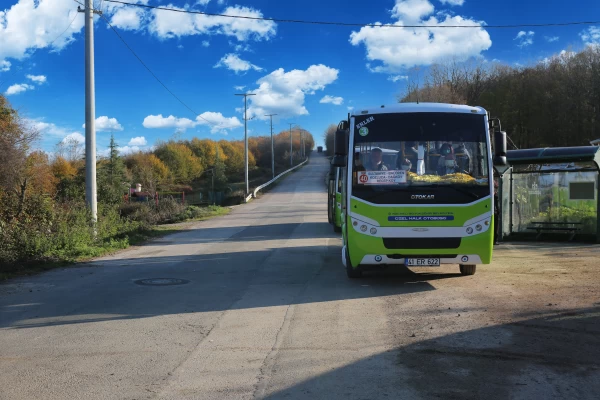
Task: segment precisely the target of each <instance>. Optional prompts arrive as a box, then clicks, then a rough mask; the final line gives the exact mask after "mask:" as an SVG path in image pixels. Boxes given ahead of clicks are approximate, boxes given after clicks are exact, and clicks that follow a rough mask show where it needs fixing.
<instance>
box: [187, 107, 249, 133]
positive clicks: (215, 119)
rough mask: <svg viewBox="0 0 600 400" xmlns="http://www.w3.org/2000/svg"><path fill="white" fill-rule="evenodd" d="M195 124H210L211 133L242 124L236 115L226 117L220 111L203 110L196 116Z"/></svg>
mask: <svg viewBox="0 0 600 400" xmlns="http://www.w3.org/2000/svg"><path fill="white" fill-rule="evenodd" d="M196 123H197V125H207V126H210V131H211V133H216V132H222V131H226V130H230V129H235V128H239V127H241V126H242V123H241V122H240V120H239V119H237V117H230V118H226V117H224V116H223V114H221V113H216V112H204V113H202V114H200V115H199V116H198V117H196Z"/></svg>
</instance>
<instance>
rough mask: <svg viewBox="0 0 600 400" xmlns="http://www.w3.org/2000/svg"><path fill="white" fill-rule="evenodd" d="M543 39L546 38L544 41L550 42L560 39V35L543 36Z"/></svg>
mask: <svg viewBox="0 0 600 400" xmlns="http://www.w3.org/2000/svg"><path fill="white" fill-rule="evenodd" d="M544 39H546V41H547V42H548V43H552V42H556V41H557V40H558V39H560V37H558V36H544Z"/></svg>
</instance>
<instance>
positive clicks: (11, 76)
mask: <svg viewBox="0 0 600 400" xmlns="http://www.w3.org/2000/svg"><path fill="white" fill-rule="evenodd" d="M77 15H79V13H77V12H76V13H75V16H74V17H73V19H72V20H71V22H69V26H67V28H66V29H65V30H64V31H62V33H61V34H60V35H58V36H57V37H55V38H54V39H53V40H52V41H51V42H49V43H48V44H47V45H46V46H44V47H50V46H51V45H52V44H53V43H54V42H56V41H57V40H58V39H60V38H61V37H62V36H63V35H64V34H65V33H67V31H68V30H69V29H70V28H71V25H73V22H75V18H77ZM37 50H39V47H36V48H35V49H34V50H33V52H32V53H31V54H29V57H31V56H32V55H33V54H34V53H35V52H36V51H37ZM23 64H24V63H22V64H21V67H22V66H23ZM19 70H20V69H19ZM17 71H18V70H17V68H15V69H14V71H13V73H12V74H10V75H9V76H8V77H7V78H6V79H4V80H3V81H2V83H0V88H1V87H2V86H4V84H5V83H6V82H8V80H9V79H12V78H13V77H14V76H15V74H16V73H17Z"/></svg>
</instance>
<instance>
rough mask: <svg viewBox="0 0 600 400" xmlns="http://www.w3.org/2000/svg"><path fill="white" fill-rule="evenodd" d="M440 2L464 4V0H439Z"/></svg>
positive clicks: (455, 4) (456, 4)
mask: <svg viewBox="0 0 600 400" xmlns="http://www.w3.org/2000/svg"><path fill="white" fill-rule="evenodd" d="M440 3H442V4H449V5H451V6H462V5H463V4H465V0H440Z"/></svg>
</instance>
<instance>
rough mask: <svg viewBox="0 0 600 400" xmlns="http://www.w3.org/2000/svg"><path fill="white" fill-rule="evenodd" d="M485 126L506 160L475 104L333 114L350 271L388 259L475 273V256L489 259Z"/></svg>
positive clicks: (500, 161) (501, 161)
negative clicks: (450, 266) (341, 118)
mask: <svg viewBox="0 0 600 400" xmlns="http://www.w3.org/2000/svg"><path fill="white" fill-rule="evenodd" d="M494 121H497V120H494ZM492 130H494V131H495V132H494V139H495V143H494V147H495V149H496V157H495V158H494V162H495V163H496V164H497V165H505V164H506V134H505V133H504V132H501V131H500V130H499V121H498V123H497V124H493V126H492V125H490V121H489V118H488V113H487V111H486V110H484V109H483V108H480V107H470V106H461V105H452V104H437V103H421V104H411V103H405V104H397V105H393V106H389V107H388V106H382V107H376V108H364V109H360V108H356V109H355V111H354V112H353V113H351V114H349V115H348V120H344V121H342V122H340V124H339V125H338V129H337V131H336V134H335V151H334V153H335V154H334V159H333V161H332V165H333V166H335V167H338V168H339V169H340V170H341V172H342V185H341V195H340V202H341V204H342V209H341V217H342V221H341V229H342V237H343V247H342V261H343V263H344V265H345V267H346V272H347V274H348V276H349V277H351V278H355V277H359V276H361V274H362V271H363V270H365V269H367V268H369V267H374V266H387V265H393V264H400V265H405V266H407V267H437V266H440V265H442V264H458V265H459V266H460V271H461V273H462V274H463V275H472V274H474V273H475V270H476V265H478V264H489V263H490V262H491V260H492V248H493V231H494V230H493V228H494V227H493V215H494V204H493V201H494V196H493V189H494V188H493V170H492V153H491V152H492V150H491V148H492V145H491V138H490V132H491V131H492ZM350 149H352V150H353V151H352V152H350Z"/></svg>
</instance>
